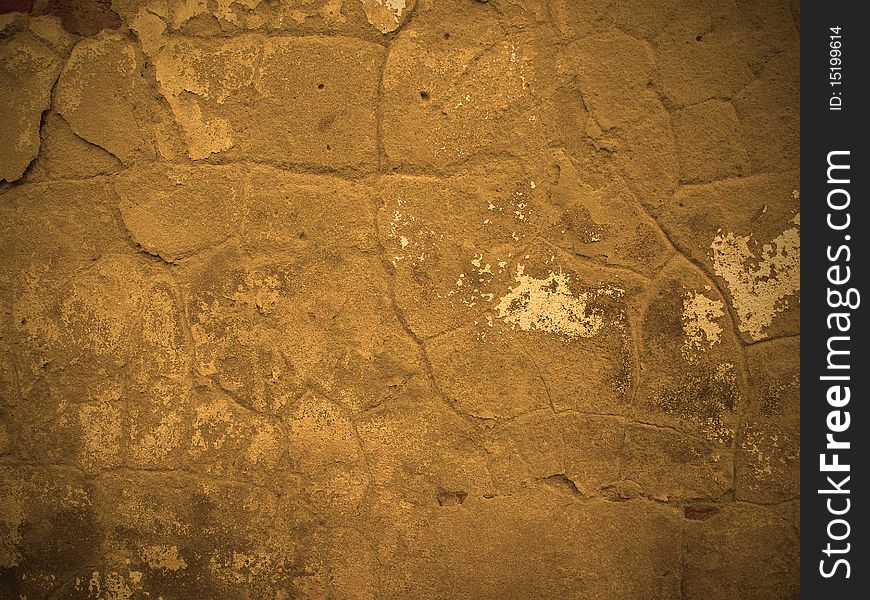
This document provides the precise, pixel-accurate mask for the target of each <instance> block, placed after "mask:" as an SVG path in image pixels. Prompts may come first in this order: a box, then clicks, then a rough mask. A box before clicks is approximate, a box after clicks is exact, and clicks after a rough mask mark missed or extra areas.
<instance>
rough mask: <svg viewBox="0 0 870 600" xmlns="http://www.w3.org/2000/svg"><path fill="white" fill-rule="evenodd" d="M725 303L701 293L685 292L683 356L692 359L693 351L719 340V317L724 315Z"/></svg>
mask: <svg viewBox="0 0 870 600" xmlns="http://www.w3.org/2000/svg"><path fill="white" fill-rule="evenodd" d="M724 308H725V304H724V303H723V302H722V301H721V300H713V299H712V298H708V297H707V296H705V295H704V294H702V293H698V292H686V297H685V299H684V300H683V333H684V334H685V336H686V340H685V342H684V344H683V356H685V357H686V359H687V360H692V356H693V354H694V353H695V352H697V351H701V350H704V349H705V348H712V347H713V346H714V345H715V344H717V343H718V342H719V338H720V337H721V335H722V326H721V325H720V324H719V322H718V321H719V319H721V318H722V317H723V316H725V312H724Z"/></svg>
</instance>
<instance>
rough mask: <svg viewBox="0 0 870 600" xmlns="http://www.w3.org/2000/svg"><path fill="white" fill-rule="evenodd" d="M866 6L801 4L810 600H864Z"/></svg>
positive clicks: (804, 488) (804, 584)
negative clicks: (824, 599)
mask: <svg viewBox="0 0 870 600" xmlns="http://www.w3.org/2000/svg"><path fill="white" fill-rule="evenodd" d="M862 8H866V5H864V4H863V3H859V2H837V1H829V2H820V1H816V2H803V3H801V6H800V10H801V14H800V36H801V69H800V72H801V86H800V89H801V196H800V198H801V204H802V206H801V209H802V210H801V212H802V213H803V219H802V224H801V258H802V260H801V290H802V293H801V597H802V598H807V599H810V598H812V599H814V600H816V599H819V598H830V599H832V600H840V599H842V600H846V599H852V598H859V597H861V598H866V597H867V594H868V590H870V561H868V553H867V546H868V544H870V532H868V531H867V527H866V523H867V517H866V514H867V511H868V510H870V506H868V494H867V491H866V490H867V489H868V487H870V486H868V484H870V481H868V470H867V461H868V456H867V455H868V446H870V443H868V441H870V423H868V419H870V412H868V410H867V407H866V403H867V392H868V386H867V381H868V379H870V359H868V356H870V340H868V331H867V318H866V312H867V307H865V306H864V303H870V296H864V295H863V293H864V292H867V293H868V294H870V290H868V289H867V286H866V284H865V282H866V280H867V269H868V266H867V257H868V255H867V240H868V237H870V213H868V210H867V208H866V204H867V201H868V198H867V180H868V178H870V172H868V168H867V167H868V162H867V156H868V152H867V148H868V146H870V141H868V140H867V128H866V127H865V119H864V113H865V111H867V110H868V109H870V102H868V96H867V92H866V89H867V85H866V78H867V74H868V71H870V68H868V67H870V56H868V52H867V46H868V44H867V39H868V37H870V31H868V30H867V22H866V21H865V20H864V19H863V18H862V16H863V14H861V13H865V12H866V10H861V9H862Z"/></svg>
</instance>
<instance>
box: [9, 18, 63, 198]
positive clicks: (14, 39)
mask: <svg viewBox="0 0 870 600" xmlns="http://www.w3.org/2000/svg"><path fill="white" fill-rule="evenodd" d="M16 25H17V24H16V23H15V22H8V23H6V24H5V25H3V26H2V28H0V181H15V180H17V179H20V178H21V176H22V175H23V174H24V170H25V169H27V166H28V165H29V164H30V161H32V160H33V159H34V158H35V157H36V155H37V154H38V152H39V128H40V120H41V119H42V113H43V111H45V110H46V109H47V108H48V106H49V104H50V102H51V89H52V86H53V85H54V82H55V79H56V78H57V75H58V73H59V72H60V68H61V66H62V62H61V57H60V56H59V55H58V53H57V52H56V51H55V50H54V49H53V48H52V47H51V46H50V45H47V44H45V43H44V42H42V41H41V40H40V39H39V37H38V34H36V35H35V34H34V32H32V31H29V30H26V29H25V30H23V31H15V29H17V27H16Z"/></svg>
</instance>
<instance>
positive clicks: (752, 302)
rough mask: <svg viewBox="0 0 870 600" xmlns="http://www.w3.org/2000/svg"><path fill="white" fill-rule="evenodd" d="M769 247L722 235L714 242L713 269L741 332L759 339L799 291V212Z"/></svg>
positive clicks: (712, 248)
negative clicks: (755, 248)
mask: <svg viewBox="0 0 870 600" xmlns="http://www.w3.org/2000/svg"><path fill="white" fill-rule="evenodd" d="M791 222H792V223H794V224H795V227H792V228H790V229H787V230H785V231H784V232H782V233H781V234H780V235H778V236H777V237H776V238H775V239H774V240H773V241H772V242H771V243H770V244H764V245H763V246H762V247H761V248H760V249H759V250H758V251H757V252H756V251H754V250H753V243H752V239H751V238H750V237H749V236H741V235H736V234H734V233H730V232H729V233H723V232H722V231H720V232H719V234H718V235H717V236H716V237H715V238H714V239H713V243H712V245H711V250H712V253H713V269H714V271H715V273H716V275H718V276H719V277H721V278H722V279H723V280H724V281H725V283H726V284H727V286H728V291H729V292H730V293H731V298H732V303H733V305H734V310H735V311H736V312H737V316H738V317H739V319H740V323H739V327H740V331H742V332H743V333H744V334H746V335H748V336H749V337H750V338H751V339H753V340H760V339H762V338H763V337H764V335H765V330H766V329H767V328H768V327H770V325H771V324H772V323H773V319H774V317H775V316H776V315H777V314H779V313H781V312H782V311H784V310H785V309H786V308H787V307H788V297H789V296H792V295H794V294H797V293H798V292H800V258H801V255H800V213H798V214H796V215H795V216H794V218H793V219H792V220H791Z"/></svg>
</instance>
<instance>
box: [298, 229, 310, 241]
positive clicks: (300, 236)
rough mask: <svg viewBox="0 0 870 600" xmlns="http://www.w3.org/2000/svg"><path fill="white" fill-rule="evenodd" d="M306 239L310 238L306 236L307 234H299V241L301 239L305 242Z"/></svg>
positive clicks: (302, 232) (301, 232)
mask: <svg viewBox="0 0 870 600" xmlns="http://www.w3.org/2000/svg"><path fill="white" fill-rule="evenodd" d="M306 237H308V236H307V235H305V232H304V231H300V232H299V239H300V240H304V239H305V238H306Z"/></svg>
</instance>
